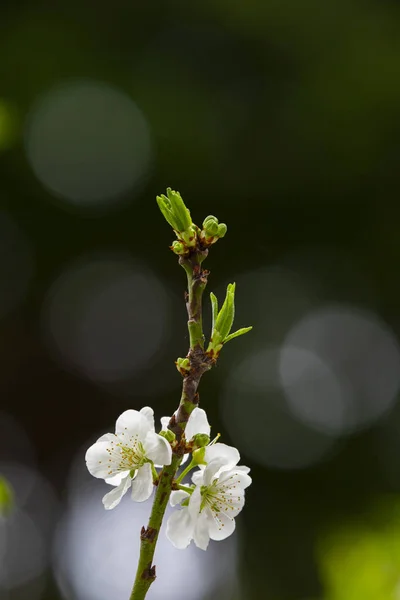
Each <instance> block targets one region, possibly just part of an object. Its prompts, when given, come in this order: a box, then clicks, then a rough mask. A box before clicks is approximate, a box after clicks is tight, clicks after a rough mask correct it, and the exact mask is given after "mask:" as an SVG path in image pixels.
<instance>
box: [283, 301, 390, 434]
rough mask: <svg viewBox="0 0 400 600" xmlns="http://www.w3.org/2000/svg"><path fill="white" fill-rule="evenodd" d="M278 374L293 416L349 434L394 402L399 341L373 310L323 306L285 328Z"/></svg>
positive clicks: (311, 424)
mask: <svg viewBox="0 0 400 600" xmlns="http://www.w3.org/2000/svg"><path fill="white" fill-rule="evenodd" d="M279 373H280V382H281V385H282V387H283V389H284V392H285V396H286V400H287V402H288V406H289V408H290V410H291V411H292V412H293V414H294V415H295V416H296V418H298V419H300V420H301V421H302V422H304V423H306V424H308V425H310V426H312V427H314V428H316V429H318V430H321V431H328V432H329V431H333V432H335V433H336V434H348V433H352V432H354V431H358V430H361V429H364V428H366V427H368V426H370V425H371V424H373V423H375V422H376V421H377V420H378V419H379V418H381V417H382V416H383V415H385V414H386V413H387V412H389V411H390V410H391V409H392V408H393V407H394V405H395V404H396V402H397V398H398V392H399V389H400V346H399V341H398V340H397V338H396V336H395V335H394V333H393V331H392V330H391V329H390V327H389V326H388V325H387V324H386V323H384V322H383V320H382V319H380V318H379V316H378V315H376V314H375V313H373V312H371V311H367V310H360V309H358V308H357V307H354V306H348V305H327V306H324V307H321V308H319V309H318V310H315V311H312V312H310V313H308V314H307V315H306V316H305V317H303V318H302V319H301V320H300V321H298V322H297V323H296V324H295V326H294V327H292V328H291V330H290V331H289V332H288V334H287V336H286V338H285V341H284V344H283V346H282V349H281V353H280V360H279Z"/></svg>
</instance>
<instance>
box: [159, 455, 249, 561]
mask: <svg viewBox="0 0 400 600" xmlns="http://www.w3.org/2000/svg"><path fill="white" fill-rule="evenodd" d="M207 455H208V456H207ZM207 458H208V459H209V460H210V462H208V464H207V466H206V467H203V468H200V469H199V470H198V471H196V472H195V473H194V474H193V476H192V481H193V484H194V487H191V488H186V489H180V490H177V491H173V492H172V494H171V498H170V503H171V505H172V506H176V505H178V504H180V505H181V506H182V508H181V510H179V511H177V512H175V513H173V514H172V515H171V516H170V518H169V519H168V522H167V531H166V534H167V537H168V539H169V540H170V542H172V544H173V545H174V546H175V547H176V548H180V549H183V548H186V547H187V546H188V545H189V544H190V542H191V541H192V540H194V543H195V544H196V546H197V547H198V548H201V549H202V550H206V549H207V546H208V543H209V541H210V539H212V540H224V539H225V538H227V537H228V536H230V535H231V534H232V533H233V532H234V530H235V517H237V515H238V514H239V513H240V511H241V510H242V508H243V506H244V490H245V489H246V488H247V487H248V486H249V485H250V484H251V477H250V476H249V475H248V473H249V471H250V469H249V468H248V467H245V466H238V465H237V463H238V461H239V458H240V457H239V452H238V451H237V450H236V448H233V447H231V446H226V445H225V444H214V445H212V446H208V447H207V448H206V456H205V459H206V461H207ZM187 490H188V491H187Z"/></svg>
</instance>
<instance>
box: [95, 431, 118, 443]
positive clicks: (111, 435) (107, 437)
mask: <svg viewBox="0 0 400 600" xmlns="http://www.w3.org/2000/svg"><path fill="white" fill-rule="evenodd" d="M111 440H115V434H114V433H105V434H104V435H102V436H100V437H99V439H98V440H97V441H98V442H110V441H111Z"/></svg>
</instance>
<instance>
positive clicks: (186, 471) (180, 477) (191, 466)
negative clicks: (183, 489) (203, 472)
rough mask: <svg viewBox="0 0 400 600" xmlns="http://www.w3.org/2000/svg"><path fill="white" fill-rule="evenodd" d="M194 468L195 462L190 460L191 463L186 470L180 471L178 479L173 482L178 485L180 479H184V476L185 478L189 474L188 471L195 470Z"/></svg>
mask: <svg viewBox="0 0 400 600" xmlns="http://www.w3.org/2000/svg"><path fill="white" fill-rule="evenodd" d="M195 466H196V463H195V462H194V461H193V460H192V461H191V463H190V465H188V466H187V467H186V469H184V470H183V471H182V473H181V474H180V475H179V477H177V478H176V480H175V481H176V483H180V482H181V481H182V479H183V478H184V477H185V476H186V475H187V474H188V473H190V471H191V470H192V469H194V468H195Z"/></svg>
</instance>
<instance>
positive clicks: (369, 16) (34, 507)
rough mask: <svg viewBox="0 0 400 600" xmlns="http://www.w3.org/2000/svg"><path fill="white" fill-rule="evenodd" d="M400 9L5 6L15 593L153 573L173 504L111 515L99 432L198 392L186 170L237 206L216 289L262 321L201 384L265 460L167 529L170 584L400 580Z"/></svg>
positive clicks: (255, 456)
mask: <svg viewBox="0 0 400 600" xmlns="http://www.w3.org/2000/svg"><path fill="white" fill-rule="evenodd" d="M399 31H400V4H399V3H398V2H396V1H395V0H379V2H378V0H370V1H367V0H363V1H362V0H359V1H356V0H335V1H333V0H330V1H326V2H317V0H304V1H303V2H298V1H297V0H289V1H284V0H280V1H278V0H267V1H265V0H247V1H246V2H245V1H242V2H237V1H235V0H231V1H230V2H227V1H226V0H213V1H212V2H211V1H209V0H203V1H202V2H191V3H182V2H176V1H171V2H168V3H166V2H156V1H152V0H150V1H148V2H142V3H137V2H126V1H122V0H115V1H114V2H113V3H112V4H111V3H109V2H108V3H107V2H103V1H101V0H100V1H99V2H97V3H93V2H89V1H87V0H83V2H77V1H74V0H72V1H71V2H68V3H61V2H58V1H57V0H56V1H55V2H49V0H37V1H36V2H35V3H33V4H32V3H28V2H14V3H12V4H11V3H8V2H5V3H3V4H2V6H1V8H0V202H1V210H0V319H1V321H0V328H1V329H0V356H1V362H0V397H1V412H0V473H2V474H4V475H5V476H6V477H8V479H9V481H10V482H11V483H12V485H13V487H14V490H15V494H16V508H15V510H14V513H13V514H12V515H11V516H10V517H9V518H8V519H5V520H2V521H1V522H0V598H1V599H2V600H3V599H4V600H15V599H18V600H24V599H25V598H26V599H28V598H29V599H30V600H36V599H38V600H58V599H59V598H65V599H67V600H70V599H71V600H106V599H107V600H109V599H110V598H112V599H113V600H114V599H115V600H120V599H121V600H123V599H125V598H127V594H128V590H129V588H130V584H131V582H132V580H133V576H134V570H135V560H136V558H135V556H136V554H135V553H136V552H137V548H138V542H139V540H138V532H139V530H140V527H141V525H142V524H144V523H145V522H146V520H147V514H148V511H149V510H150V504H147V503H146V504H145V505H134V504H132V502H130V501H129V499H127V498H125V499H124V500H125V501H124V502H123V503H122V504H121V506H120V507H118V508H117V509H116V510H115V511H111V513H112V514H111V513H106V512H105V511H104V510H103V508H102V505H101V497H102V495H103V494H104V493H105V490H104V484H102V483H101V482H100V481H96V480H94V479H92V478H90V476H89V475H88V474H87V473H86V472H85V466H84V452H85V450H86V448H87V447H88V446H89V445H90V443H92V441H93V440H94V439H95V438H96V436H97V435H100V434H101V433H104V432H105V431H112V430H113V424H114V421H115V419H116V417H117V416H118V415H119V414H120V413H121V412H122V411H123V410H125V409H127V408H137V409H139V408H141V407H142V406H144V405H148V404H149V405H151V406H152V407H154V409H155V412H156V416H157V418H159V417H161V416H163V415H165V414H171V412H172V411H173V410H174V407H175V406H176V405H177V402H178V398H179V393H180V384H181V381H180V377H179V375H178V373H177V372H176V370H175V367H174V364H173V361H174V360H175V359H176V358H177V357H178V356H184V354H185V352H186V350H187V346H188V339H187V332H186V321H185V316H186V315H185V307H184V302H183V293H184V285H185V281H184V273H183V271H182V270H181V269H180V268H179V267H178V265H177V264H176V257H174V255H173V254H172V253H171V252H169V250H168V246H169V244H170V243H171V241H172V237H171V232H170V231H169V228H168V226H167V225H166V223H165V221H164V220H163V218H162V216H161V214H160V213H159V212H158V209H157V206H156V203H155V195H156V194H158V193H161V192H163V191H165V188H166V187H167V186H171V187H173V188H174V189H177V190H179V191H180V192H181V193H182V195H183V198H184V199H185V201H186V203H187V204H188V206H189V207H190V209H191V212H192V217H193V219H194V221H195V222H197V223H198V224H201V222H202V220H203V218H204V217H205V216H206V215H208V214H210V213H211V214H215V215H216V216H217V217H218V218H219V219H220V220H221V221H224V222H226V223H227V224H228V234H227V236H226V237H225V238H224V239H223V240H222V241H220V242H219V243H218V244H217V245H216V246H215V247H214V248H213V249H212V252H211V253H210V256H209V258H208V259H207V263H206V267H207V268H208V269H210V270H211V275H210V278H209V289H208V291H211V290H212V291H214V292H216V293H217V294H218V295H219V296H220V297H221V296H222V295H223V293H224V287H225V285H226V283H228V282H229V281H236V282H237V285H238V288H237V305H238V307H237V320H236V324H237V326H239V327H242V326H247V325H253V326H254V330H253V332H251V334H249V335H247V336H246V337H244V338H241V339H240V340H235V341H234V342H232V344H229V345H228V346H227V347H226V348H225V349H224V352H223V354H222V357H221V359H220V362H219V364H218V367H217V368H216V369H215V370H214V371H213V372H211V373H210V374H207V375H206V376H205V377H204V379H203V382H202V385H201V389H200V396H201V405H202V407H203V408H205V409H206V411H207V413H208V415H209V419H210V422H211V424H212V426H213V432H214V433H217V432H221V433H222V435H223V438H222V441H224V442H225V443H230V444H233V445H235V446H237V447H238V448H239V450H240V452H241V455H242V463H244V464H247V465H249V466H250V467H251V469H252V476H253V485H252V486H251V488H250V489H249V490H248V492H247V505H246V507H245V510H244V511H243V513H242V514H241V516H240V517H239V519H238V526H237V533H236V534H235V536H233V537H232V538H230V539H228V540H226V541H225V542H221V543H216V542H215V543H212V544H211V546H210V549H209V550H208V551H207V553H203V552H202V551H200V550H197V549H195V548H190V550H187V551H184V552H179V551H176V550H174V549H173V548H172V547H171V546H170V545H169V544H168V542H166V541H165V540H164V536H162V542H161V544H160V547H159V549H158V556H157V557H156V564H157V573H158V576H159V577H158V580H157V582H156V583H155V584H154V586H153V587H152V588H151V591H150V593H149V595H148V597H149V599H153V600H157V599H159V598H170V597H171V598H172V597H173V598H176V600H180V599H181V598H182V599H183V598H185V600H208V599H211V598H221V599H222V600H244V599H246V600H253V599H261V600H264V599H265V600H399V598H400V404H399V402H398V400H399V390H400V345H399V344H400V342H399V335H400V319H399V316H400V312H399V308H398V307H399V302H400V286H399V285H398V277H399V260H400V205H399V200H398V196H399V191H400V175H399V163H400V36H399ZM205 314H206V320H207V322H208V323H209V315H210V310H209V306H208V301H206V308H205ZM177 580H179V581H180V582H182V588H183V589H182V590H181V591H177V588H176V582H177Z"/></svg>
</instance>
